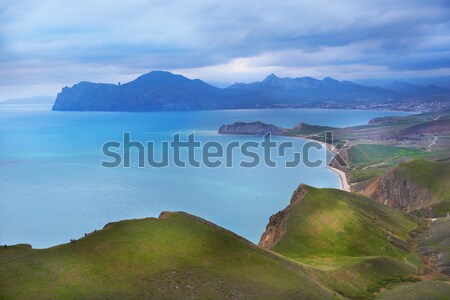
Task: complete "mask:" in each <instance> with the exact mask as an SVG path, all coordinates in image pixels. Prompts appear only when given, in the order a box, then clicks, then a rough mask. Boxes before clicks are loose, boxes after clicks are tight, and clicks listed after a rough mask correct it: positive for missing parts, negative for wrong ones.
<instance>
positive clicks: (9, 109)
mask: <svg viewBox="0 0 450 300" xmlns="http://www.w3.org/2000/svg"><path fill="white" fill-rule="evenodd" d="M406 114H407V113H404V112H389V111H358V110H310V109H290V110H234V111H231V110H227V111H192V112H151V113H115V112H114V113H113V112H52V111H50V110H49V108H48V107H39V106H36V107H33V106H26V107H25V106H22V107H19V106H17V107H16V106H6V105H5V106H3V107H0V244H17V243H28V244H32V245H33V247H34V248H45V247H50V246H54V245H57V244H60V243H66V242H68V241H69V240H70V239H72V238H79V237H82V236H83V235H84V233H87V232H91V231H93V230H94V229H100V228H102V227H103V226H104V225H105V224H106V223H108V222H112V221H118V220H122V219H130V218H143V217H157V216H158V215H159V213H160V212H161V211H166V210H169V211H186V212H189V213H191V214H194V215H197V216H200V217H202V218H205V219H207V220H209V221H212V222H214V223H216V224H218V225H220V226H223V227H225V228H227V229H229V230H232V231H234V232H236V233H237V234H239V235H242V236H244V237H245V238H247V239H249V240H251V241H253V242H258V240H259V238H260V236H261V234H262V232H263V231H264V229H265V226H266V224H267V222H268V219H269V217H270V215H272V214H273V213H275V212H277V211H279V210H281V209H283V208H284V207H285V206H286V205H287V204H288V203H289V200H290V196H291V194H292V192H293V191H294V189H295V188H296V187H297V186H298V185H299V184H300V183H306V184H309V185H313V186H316V187H332V188H339V186H340V182H339V178H338V176H337V175H336V174H335V173H333V172H331V171H329V170H327V169H326V168H325V164H322V165H321V166H320V167H318V168H307V167H305V166H304V165H300V166H299V167H297V168H285V167H283V163H284V159H282V158H277V159H276V160H277V162H279V163H280V164H279V167H277V168H270V167H268V166H264V165H259V166H258V167H256V168H241V167H234V168H226V167H225V166H221V167H219V168H206V167H201V168H192V167H187V168H178V167H175V166H173V165H172V166H169V167H167V168H152V167H145V168H137V167H136V164H134V165H133V166H132V167H131V168H123V167H118V168H104V167H101V166H100V165H101V162H102V160H104V159H106V157H105V156H104V155H103V154H102V152H101V149H102V145H103V143H105V142H107V141H110V140H115V141H121V140H122V135H123V132H130V134H131V137H132V139H133V140H138V141H142V142H147V141H153V142H155V143H156V144H158V143H160V142H161V141H170V140H171V138H172V136H173V134H175V133H180V134H181V137H182V139H186V135H187V134H189V133H196V136H197V139H198V140H200V141H202V142H207V141H217V142H219V143H221V144H223V145H226V144H227V143H229V142H231V141H240V142H244V141H262V137H257V136H229V135H227V136H223V135H218V134H217V133H216V132H217V130H218V128H219V127H220V125H222V124H231V123H233V122H236V121H244V122H250V121H262V122H265V123H272V124H275V125H279V126H283V127H293V126H295V125H296V124H297V123H300V122H304V123H309V124H321V125H329V126H341V127H343V126H351V125H358V124H365V123H367V122H368V121H369V120H370V119H372V118H375V117H380V116H394V115H395V116H398V115H406ZM275 139H276V140H277V141H286V140H290V141H292V142H293V144H294V145H295V149H301V148H302V146H303V144H304V143H305V142H306V141H305V140H303V139H298V138H297V139H294V138H281V137H278V138H275ZM311 155H312V157H313V158H320V157H324V156H325V150H322V151H315V152H314V151H313V152H312V153H311ZM240 159H241V157H239V154H238V153H237V154H236V153H235V157H234V160H236V161H239V160H240Z"/></svg>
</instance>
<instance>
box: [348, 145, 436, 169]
mask: <svg viewBox="0 0 450 300" xmlns="http://www.w3.org/2000/svg"><path fill="white" fill-rule="evenodd" d="M348 154H349V158H350V161H349V162H350V164H351V165H352V166H368V165H373V164H377V163H381V162H384V161H388V160H389V161H393V163H395V160H396V159H404V158H416V157H425V156H427V155H429V152H427V151H426V150H424V149H419V148H407V147H398V146H390V145H381V144H357V145H353V146H352V147H350V148H349V149H348Z"/></svg>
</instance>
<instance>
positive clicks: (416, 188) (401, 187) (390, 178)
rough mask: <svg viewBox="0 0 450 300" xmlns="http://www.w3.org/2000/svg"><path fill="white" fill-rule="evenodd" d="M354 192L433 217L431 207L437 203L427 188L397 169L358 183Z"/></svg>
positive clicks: (398, 207) (391, 205)
mask: <svg viewBox="0 0 450 300" xmlns="http://www.w3.org/2000/svg"><path fill="white" fill-rule="evenodd" d="M353 191H354V192H357V193H360V194H363V195H365V196H367V197H370V198H372V199H375V200H376V201H378V202H380V203H382V204H384V205H387V206H389V207H392V208H397V209H401V210H403V211H406V212H414V211H419V210H420V211H421V212H422V213H423V214H425V215H428V216H431V207H432V205H433V204H434V203H435V202H436V201H435V199H434V197H433V196H432V195H431V193H430V192H429V191H428V189H427V188H425V187H423V186H422V185H420V184H418V183H416V182H415V181H414V180H413V179H412V177H411V174H410V173H409V172H400V171H398V170H397V169H394V170H391V171H388V172H387V173H386V174H384V175H382V176H380V177H378V178H374V179H370V180H368V181H365V182H362V183H358V184H356V185H355V186H354V187H353Z"/></svg>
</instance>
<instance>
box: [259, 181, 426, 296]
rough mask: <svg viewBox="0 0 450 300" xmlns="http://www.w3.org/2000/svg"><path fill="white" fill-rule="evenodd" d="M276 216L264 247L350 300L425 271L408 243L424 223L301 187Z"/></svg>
mask: <svg viewBox="0 0 450 300" xmlns="http://www.w3.org/2000/svg"><path fill="white" fill-rule="evenodd" d="M277 216H278V217H273V218H272V219H271V223H269V225H268V227H267V230H266V233H265V235H263V237H262V239H261V242H260V245H262V246H264V247H266V248H271V249H272V250H273V251H275V252H277V253H279V254H281V255H283V256H286V257H289V258H291V259H293V260H295V261H298V262H300V263H304V264H309V265H313V266H315V267H316V268H318V269H319V271H317V272H316V275H317V276H318V278H319V279H320V280H322V282H323V283H324V284H326V285H328V286H330V287H332V288H333V289H334V290H336V291H338V292H339V293H341V294H343V295H345V296H348V297H352V298H354V297H363V296H368V291H369V290H370V289H372V288H373V287H375V286H376V285H378V284H379V282H381V281H383V280H384V279H385V278H387V277H396V278H403V279H404V278H405V277H408V276H410V275H414V274H415V273H416V272H417V271H418V270H420V268H421V267H422V262H421V259H420V257H419V256H417V255H416V254H415V253H413V252H412V251H411V250H410V245H409V243H408V239H409V238H408V233H409V232H410V231H411V230H413V229H415V228H417V227H418V226H419V222H418V221H416V220H415V219H413V218H412V217H410V216H408V215H407V214H405V213H403V212H401V211H398V210H394V209H392V208H389V207H386V206H383V205H381V204H379V203H377V202H376V201H374V200H371V199H369V198H366V197H364V196H360V195H355V194H351V193H348V192H344V191H340V190H335V189H317V188H313V187H309V186H304V185H301V186H300V187H299V189H297V191H296V192H294V195H293V199H292V200H291V204H290V205H289V206H288V207H287V208H286V209H285V210H284V211H283V212H280V213H279V214H277ZM280 216H283V217H280ZM267 233H270V234H269V235H268V234H267ZM267 241H272V242H271V243H267Z"/></svg>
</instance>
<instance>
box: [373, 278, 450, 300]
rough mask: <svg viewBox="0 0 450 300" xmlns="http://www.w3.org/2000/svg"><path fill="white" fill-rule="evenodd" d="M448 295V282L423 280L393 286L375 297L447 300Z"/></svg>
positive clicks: (386, 299)
mask: <svg viewBox="0 0 450 300" xmlns="http://www.w3.org/2000/svg"><path fill="white" fill-rule="evenodd" d="M449 295H450V284H448V283H446V282H439V281H436V282H433V281H424V282H417V283H414V284H406V285H400V286H395V287H394V288H393V289H389V290H387V291H386V292H384V293H381V294H380V296H379V297H377V298H376V299H379V300H399V299H408V300H448V299H449Z"/></svg>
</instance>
